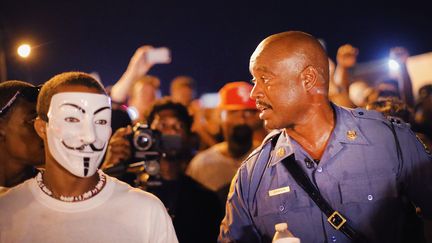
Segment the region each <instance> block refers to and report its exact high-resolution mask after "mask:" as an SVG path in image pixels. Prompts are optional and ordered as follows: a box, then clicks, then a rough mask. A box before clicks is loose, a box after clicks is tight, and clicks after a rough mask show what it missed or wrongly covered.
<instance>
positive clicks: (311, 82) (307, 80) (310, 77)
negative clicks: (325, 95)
mask: <svg viewBox="0 0 432 243" xmlns="http://www.w3.org/2000/svg"><path fill="white" fill-rule="evenodd" d="M300 78H301V80H302V83H303V87H304V88H305V90H306V91H310V90H311V89H312V88H313V87H315V85H316V84H317V81H318V72H317V70H316V69H315V68H314V67H313V66H307V67H306V68H305V69H304V70H303V71H302V72H301V74H300Z"/></svg>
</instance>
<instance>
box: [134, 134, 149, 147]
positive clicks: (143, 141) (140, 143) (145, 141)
mask: <svg viewBox="0 0 432 243" xmlns="http://www.w3.org/2000/svg"><path fill="white" fill-rule="evenodd" d="M133 141H134V146H135V148H136V149H138V150H140V151H146V150H148V149H149V148H151V146H152V144H153V142H152V137H151V135H150V134H148V133H139V132H137V133H135V136H134V140H133Z"/></svg>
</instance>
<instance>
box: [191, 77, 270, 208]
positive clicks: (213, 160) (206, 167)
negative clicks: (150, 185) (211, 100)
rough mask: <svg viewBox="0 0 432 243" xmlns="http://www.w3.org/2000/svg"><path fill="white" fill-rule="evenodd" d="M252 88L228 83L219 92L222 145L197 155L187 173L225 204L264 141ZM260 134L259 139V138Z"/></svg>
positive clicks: (241, 84) (244, 83)
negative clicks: (245, 163)
mask: <svg viewBox="0 0 432 243" xmlns="http://www.w3.org/2000/svg"><path fill="white" fill-rule="evenodd" d="M251 90H252V85H250V84H249V83H246V82H232V83H228V84H226V85H225V86H224V87H223V88H222V89H221V90H220V91H219V97H220V101H219V107H218V108H219V109H220V112H221V127H222V131H223V135H224V140H225V141H223V142H222V143H218V144H216V145H213V146H212V147H210V148H208V149H207V150H204V151H202V152H200V153H199V154H197V155H196V156H195V157H194V158H193V159H192V161H191V163H190V164H189V166H188V169H187V172H186V173H187V174H188V175H189V176H191V177H192V178H194V179H195V180H197V181H198V182H200V183H201V184H203V185H204V186H205V187H207V188H209V189H210V190H212V191H214V192H217V193H218V195H219V198H220V201H221V203H222V205H224V204H225V201H226V196H227V194H228V189H229V184H230V182H231V180H232V178H233V177H234V175H235V173H236V171H237V169H238V167H239V166H240V164H241V162H242V161H243V160H244V159H245V157H246V156H247V155H248V154H249V153H250V152H251V150H252V149H253V148H255V147H256V146H257V145H259V143H260V141H261V139H262V137H261V136H262V130H264V128H263V125H262V122H261V121H260V119H259V117H258V111H257V110H256V107H255V102H254V101H253V100H252V99H250V98H249V93H250V91H251ZM256 135H258V136H256Z"/></svg>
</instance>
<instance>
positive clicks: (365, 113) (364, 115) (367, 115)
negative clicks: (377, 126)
mask: <svg viewBox="0 0 432 243" xmlns="http://www.w3.org/2000/svg"><path fill="white" fill-rule="evenodd" d="M351 113H352V114H353V116H355V117H357V118H360V119H373V120H380V121H385V120H386V119H385V118H384V116H383V115H382V114H381V113H380V112H378V111H374V110H366V109H363V108H356V109H352V110H351Z"/></svg>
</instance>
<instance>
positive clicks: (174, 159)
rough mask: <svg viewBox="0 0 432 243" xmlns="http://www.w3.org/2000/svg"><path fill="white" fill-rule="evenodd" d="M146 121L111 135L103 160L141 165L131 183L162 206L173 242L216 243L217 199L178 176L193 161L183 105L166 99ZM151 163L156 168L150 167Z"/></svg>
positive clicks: (219, 210) (188, 120) (219, 215)
mask: <svg viewBox="0 0 432 243" xmlns="http://www.w3.org/2000/svg"><path fill="white" fill-rule="evenodd" d="M147 117H148V119H147V122H148V126H142V125H141V126H140V125H136V126H135V127H134V128H133V129H132V128H130V127H128V128H121V129H119V130H118V131H116V133H115V134H114V135H113V137H112V139H111V141H110V145H109V148H108V156H107V159H110V158H111V159H110V163H111V164H116V163H120V164H122V163H126V164H130V165H129V166H134V162H136V161H140V160H144V162H143V163H144V164H143V166H142V167H141V172H143V173H137V174H138V176H137V177H136V179H135V183H136V182H138V184H139V186H140V187H141V188H143V189H145V190H146V191H148V192H151V193H153V194H154V195H156V196H157V197H159V198H160V199H161V200H162V202H163V203H164V205H165V207H166V208H167V210H168V213H169V214H170V216H171V217H172V220H173V225H174V228H175V230H176V233H177V237H178V239H179V242H188V243H189V242H191V243H194V242H197V243H199V242H216V239H217V235H218V232H219V223H220V220H221V219H222V216H223V215H222V208H221V205H220V203H219V200H218V197H217V195H216V194H215V193H213V192H212V191H210V190H208V189H206V188H204V187H203V186H202V185H201V184H199V183H198V182H196V181H195V180H194V179H192V178H191V177H189V176H187V175H185V174H184V170H185V168H186V166H187V165H188V163H189V161H190V159H191V158H192V156H193V148H192V147H191V142H190V139H191V134H192V132H191V126H192V122H193V119H192V117H191V116H190V115H189V113H188V110H187V108H186V107H185V106H184V105H182V104H180V103H176V102H173V101H172V99H171V98H169V97H165V98H162V99H160V100H158V101H156V102H155V103H154V104H153V106H152V108H151V109H150V111H149V113H148V115H147ZM114 151H115V152H114ZM155 154H157V155H155ZM155 161H157V163H158V166H155V165H154V164H152V163H154V162H155ZM149 167H150V168H149ZM155 167H158V168H159V169H156V171H155V169H154V168H155Z"/></svg>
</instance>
